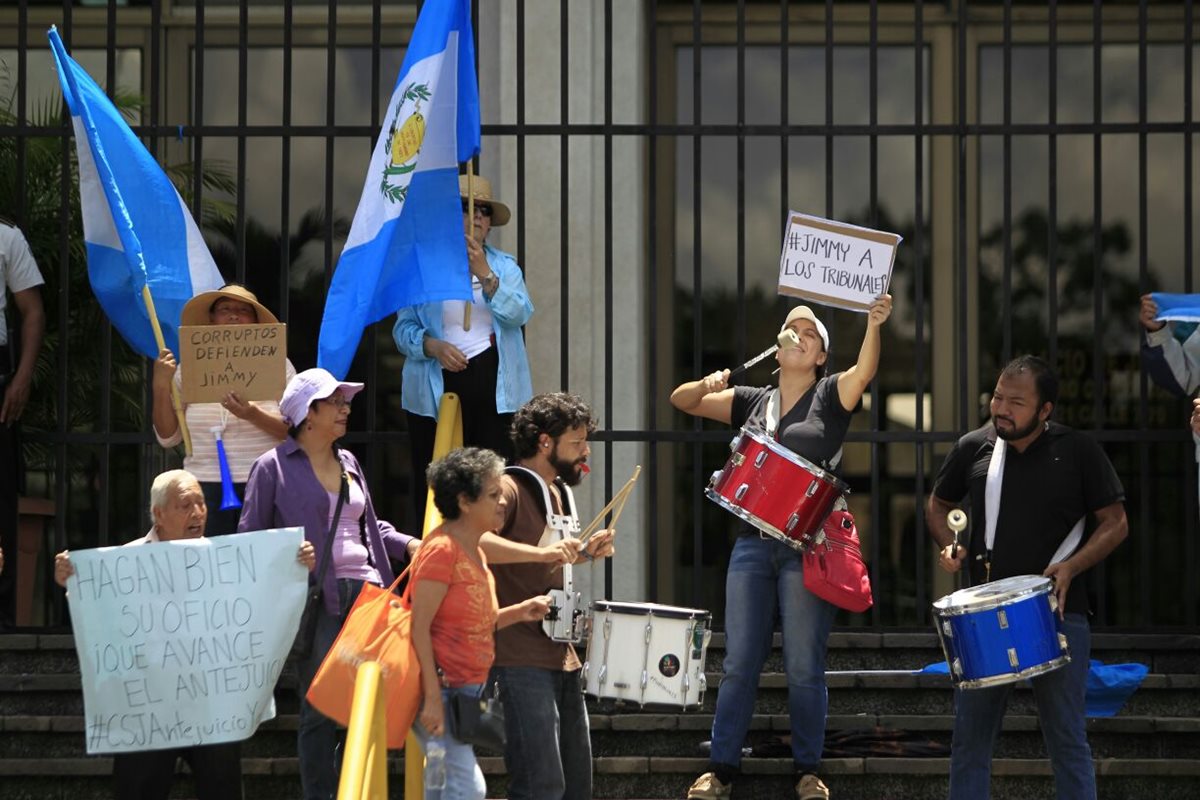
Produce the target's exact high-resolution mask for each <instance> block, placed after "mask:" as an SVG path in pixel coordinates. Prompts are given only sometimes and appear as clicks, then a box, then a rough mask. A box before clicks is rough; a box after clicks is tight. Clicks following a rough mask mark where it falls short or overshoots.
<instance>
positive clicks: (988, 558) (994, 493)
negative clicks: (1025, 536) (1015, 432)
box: [983, 436, 1087, 581]
mask: <svg viewBox="0 0 1200 800" xmlns="http://www.w3.org/2000/svg"><path fill="white" fill-rule="evenodd" d="M1007 452H1008V442H1006V441H1004V440H1003V439H1001V438H1000V437H999V436H997V437H996V445H995V447H993V448H992V458H991V460H990V461H988V471H987V481H986V482H985V483H984V489H983V516H984V520H985V522H986V530H985V532H984V536H983V545H984V555H983V558H984V564H983V566H984V570H985V572H986V576H985V578H984V580H987V581H990V580H991V578H992V545H993V544H995V542H996V520H998V519H999V518H1000V490H1001V488H1002V487H1003V484H1004V462H1005V454H1006V453H1007ZM1086 521H1087V515H1086V514H1085V515H1084V516H1082V517H1080V518H1079V521H1078V522H1076V523H1075V525H1074V527H1072V528H1071V531H1070V533H1068V534H1067V538H1065V539H1063V541H1062V544H1060V545H1059V546H1058V549H1057V550H1055V551H1054V557H1053V558H1051V559H1050V563H1051V564H1057V563H1058V562H1060V561H1065V560H1066V559H1068V558H1070V557H1071V554H1072V553H1074V552H1075V550H1076V548H1078V547H1079V542H1080V541H1081V540H1082V539H1083V526H1084V523H1085V522H1086ZM1047 566H1049V565H1047Z"/></svg>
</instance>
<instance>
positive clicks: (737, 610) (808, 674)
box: [711, 536, 837, 772]
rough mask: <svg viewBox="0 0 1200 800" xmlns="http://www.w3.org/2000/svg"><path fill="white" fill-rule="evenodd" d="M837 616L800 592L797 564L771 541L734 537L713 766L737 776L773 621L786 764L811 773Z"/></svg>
mask: <svg viewBox="0 0 1200 800" xmlns="http://www.w3.org/2000/svg"><path fill="white" fill-rule="evenodd" d="M836 612H837V609H836V608H835V607H834V606H833V605H831V604H829V603H827V602H825V601H824V600H822V599H821V598H819V597H817V596H816V595H813V594H812V593H810V592H809V591H808V590H807V589H805V588H804V560H803V556H801V555H800V553H798V552H797V551H796V550H793V549H792V548H791V547H788V546H787V545H786V544H784V543H783V542H781V541H779V540H777V539H770V538H763V537H760V536H741V537H739V538H738V540H737V542H736V543H735V544H734V546H733V553H732V554H731V555H730V557H729V572H728V573H727V575H726V578H725V676H724V677H723V678H721V688H720V691H719V692H718V693H717V709H716V714H715V716H714V717H713V727H712V755H711V761H712V764H713V765H714V766H718V765H719V766H721V767H723V768H724V769H725V770H734V771H736V770H737V768H738V767H739V765H740V764H741V761H742V745H743V743H744V742H745V740H746V731H747V730H749V728H750V719H751V717H753V716H754V699H755V696H756V695H757V694H758V676H759V673H760V672H761V671H762V666H763V662H765V661H766V659H767V654H768V653H770V652H771V637H772V635H773V634H774V631H775V619H776V616H777V615H778V617H779V619H780V621H781V623H782V630H783V658H784V664H785V666H786V669H787V682H788V717H789V718H790V720H791V727H792V761H793V762H795V766H796V769H797V770H800V771H809V772H815V771H816V769H817V767H818V766H819V765H820V763H821V750H822V749H824V746H825V712H826V710H827V709H828V706H829V697H828V695H827V693H826V691H825V646H826V644H827V642H828V640H829V631H830V629H831V628H832V627H833V617H834V614H835V613H836Z"/></svg>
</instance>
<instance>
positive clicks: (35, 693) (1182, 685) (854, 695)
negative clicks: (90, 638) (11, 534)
mask: <svg viewBox="0 0 1200 800" xmlns="http://www.w3.org/2000/svg"><path fill="white" fill-rule="evenodd" d="M286 678H287V676H286V675H285V676H284V679H281V680H280V687H279V690H277V691H276V693H275V694H276V704H277V706H278V707H279V713H294V712H295V711H296V699H295V694H294V692H292V691H290V690H289V688H288V687H289V686H290V685H294V682H293V681H290V680H286ZM707 678H708V685H709V691H708V692H707V693H706V695H705V699H704V707H703V709H701V710H702V711H704V712H707V713H711V712H712V710H713V708H714V707H715V704H716V697H717V693H718V692H719V691H720V682H721V680H720V679H721V676H720V674H719V673H709V674H708V676H707ZM826 683H827V685H828V687H829V713H830V714H950V713H952V712H953V698H954V695H953V692H952V691H951V689H950V679H949V678H948V677H946V676H945V675H936V674H914V673H909V672H897V671H882V672H872V671H863V672H859V671H829V672H826ZM1197 689H1200V675H1197V674H1190V675H1182V674H1171V675H1161V674H1152V675H1147V676H1146V678H1145V680H1144V681H1143V682H1142V685H1141V687H1140V688H1139V689H1138V691H1137V692H1135V693H1134V694H1133V696H1132V697H1130V699H1129V701H1128V703H1126V706H1125V708H1124V709H1123V711H1122V713H1124V714H1128V715H1132V716H1152V717H1159V716H1161V717H1200V692H1197V691H1196V690H1197ZM588 707H589V710H590V711H591V712H592V713H595V714H620V713H634V712H637V711H640V710H642V709H639V708H638V706H637V705H636V704H630V703H618V702H615V701H612V700H589V701H588ZM1034 709H1035V706H1034V703H1033V695H1032V692H1031V691H1030V689H1029V684H1028V683H1019V684H1016V686H1015V687H1014V691H1013V693H1012V696H1011V698H1010V700H1009V711H1010V712H1012V713H1017V714H1032V713H1035V711H1034ZM667 710H668V711H669V710H670V709H667ZM755 710H756V711H757V712H758V713H760V714H785V713H787V676H785V675H783V674H780V673H768V672H764V673H763V674H762V675H761V676H760V677H759V682H758V702H757V704H756V706H755ZM82 713H83V697H82V694H81V693H80V683H79V675H78V674H52V675H45V674H39V675H0V716H11V715H16V716H38V715H45V714H52V715H59V716H78V715H81V714H82Z"/></svg>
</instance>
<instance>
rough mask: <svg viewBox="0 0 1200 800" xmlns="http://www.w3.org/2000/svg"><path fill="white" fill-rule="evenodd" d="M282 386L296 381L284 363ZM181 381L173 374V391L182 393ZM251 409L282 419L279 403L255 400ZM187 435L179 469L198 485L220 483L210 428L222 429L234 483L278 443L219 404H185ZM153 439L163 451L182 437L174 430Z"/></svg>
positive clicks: (287, 364)
mask: <svg viewBox="0 0 1200 800" xmlns="http://www.w3.org/2000/svg"><path fill="white" fill-rule="evenodd" d="M286 373H287V374H286V376H285V377H286V379H285V384H286V383H287V382H289V381H291V380H292V378H294V377H296V368H295V367H293V366H292V362H291V361H290V360H289V361H287V362H286ZM182 387H183V378H182V377H181V375H180V370H178V369H177V370H175V388H177V389H182ZM254 405H255V406H257V407H258V408H260V409H261V410H263V411H264V412H266V413H267V414H270V415H272V416H276V417H279V416H282V415H281V414H280V411H279V403H277V402H275V401H273V400H258V401H255V402H254ZM183 415H184V419H185V420H187V426H188V432H189V433H191V435H192V454H191V455H190V456H186V457H184V459H183V468H184V469H186V470H187V471H188V472H190V473H192V475H194V476H196V480H198V481H200V482H201V483H218V482H220V480H221V465H220V463H219V462H218V461H217V439H216V436H215V435H214V434H213V432H212V428H222V429H223V432H222V434H221V439H222V440H223V441H224V442H225V457H226V458H227V459H228V460H229V472H230V473H231V474H232V475H233V482H234V483H245V482H246V478H247V477H248V476H249V475H250V465H251V464H253V463H254V459H256V458H258V457H259V456H261V455H262V454H263V453H265V452H267V451H268V450H270V449H271V448H273V447H275V445H277V444H279V443H280V442H281V441H283V440H282V439H276V438H275V437H274V436H272V435H271V434H269V433H267V432H266V431H264V430H263V429H262V428H260V427H258V426H257V425H255V424H254V423H252V422H247V421H246V420H244V419H241V418H240V417H237V416H234V415H233V414H230V413H229V412H228V411H226V410H225V409H224V408H222V407H221V404H220V403H189V404H188V405H186V406H184V409H183ZM154 436H155V438H157V439H158V443H159V444H160V445H162V446H163V447H175V446H176V445H178V444H179V443H180V442H182V441H183V433H182V432H181V431H179V430H178V429H176V431H175V434H174V435H173V436H168V437H166V438H163V437H162V436H160V435H159V433H158V431H157V430H155V431H154Z"/></svg>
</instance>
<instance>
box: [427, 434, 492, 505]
mask: <svg viewBox="0 0 1200 800" xmlns="http://www.w3.org/2000/svg"><path fill="white" fill-rule="evenodd" d="M503 473H504V459H502V458H501V457H500V456H498V455H496V454H495V453H494V452H492V451H491V450H485V449H484V448H482V447H460V448H458V449H457V450H451V451H450V453H449V454H448V455H447V456H445V457H444V458H441V459H438V460H437V461H435V462H433V463H432V464H430V465H429V467H428V469H426V470H425V482H426V483H428V484H429V488H430V489H433V504H434V505H435V506H437V510H438V511H439V512H441V515H442V518H443V519H458V517H459V514H460V513H461V509H459V507H458V497H459V495H466V497H467V501H468V502H471V503H473V502H475V501H476V500H478V499H479V496H480V495H481V494H483V486H484V484H485V483H487V481H488V479H489V478H493V477H499V476H500V475H502V474H503Z"/></svg>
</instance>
